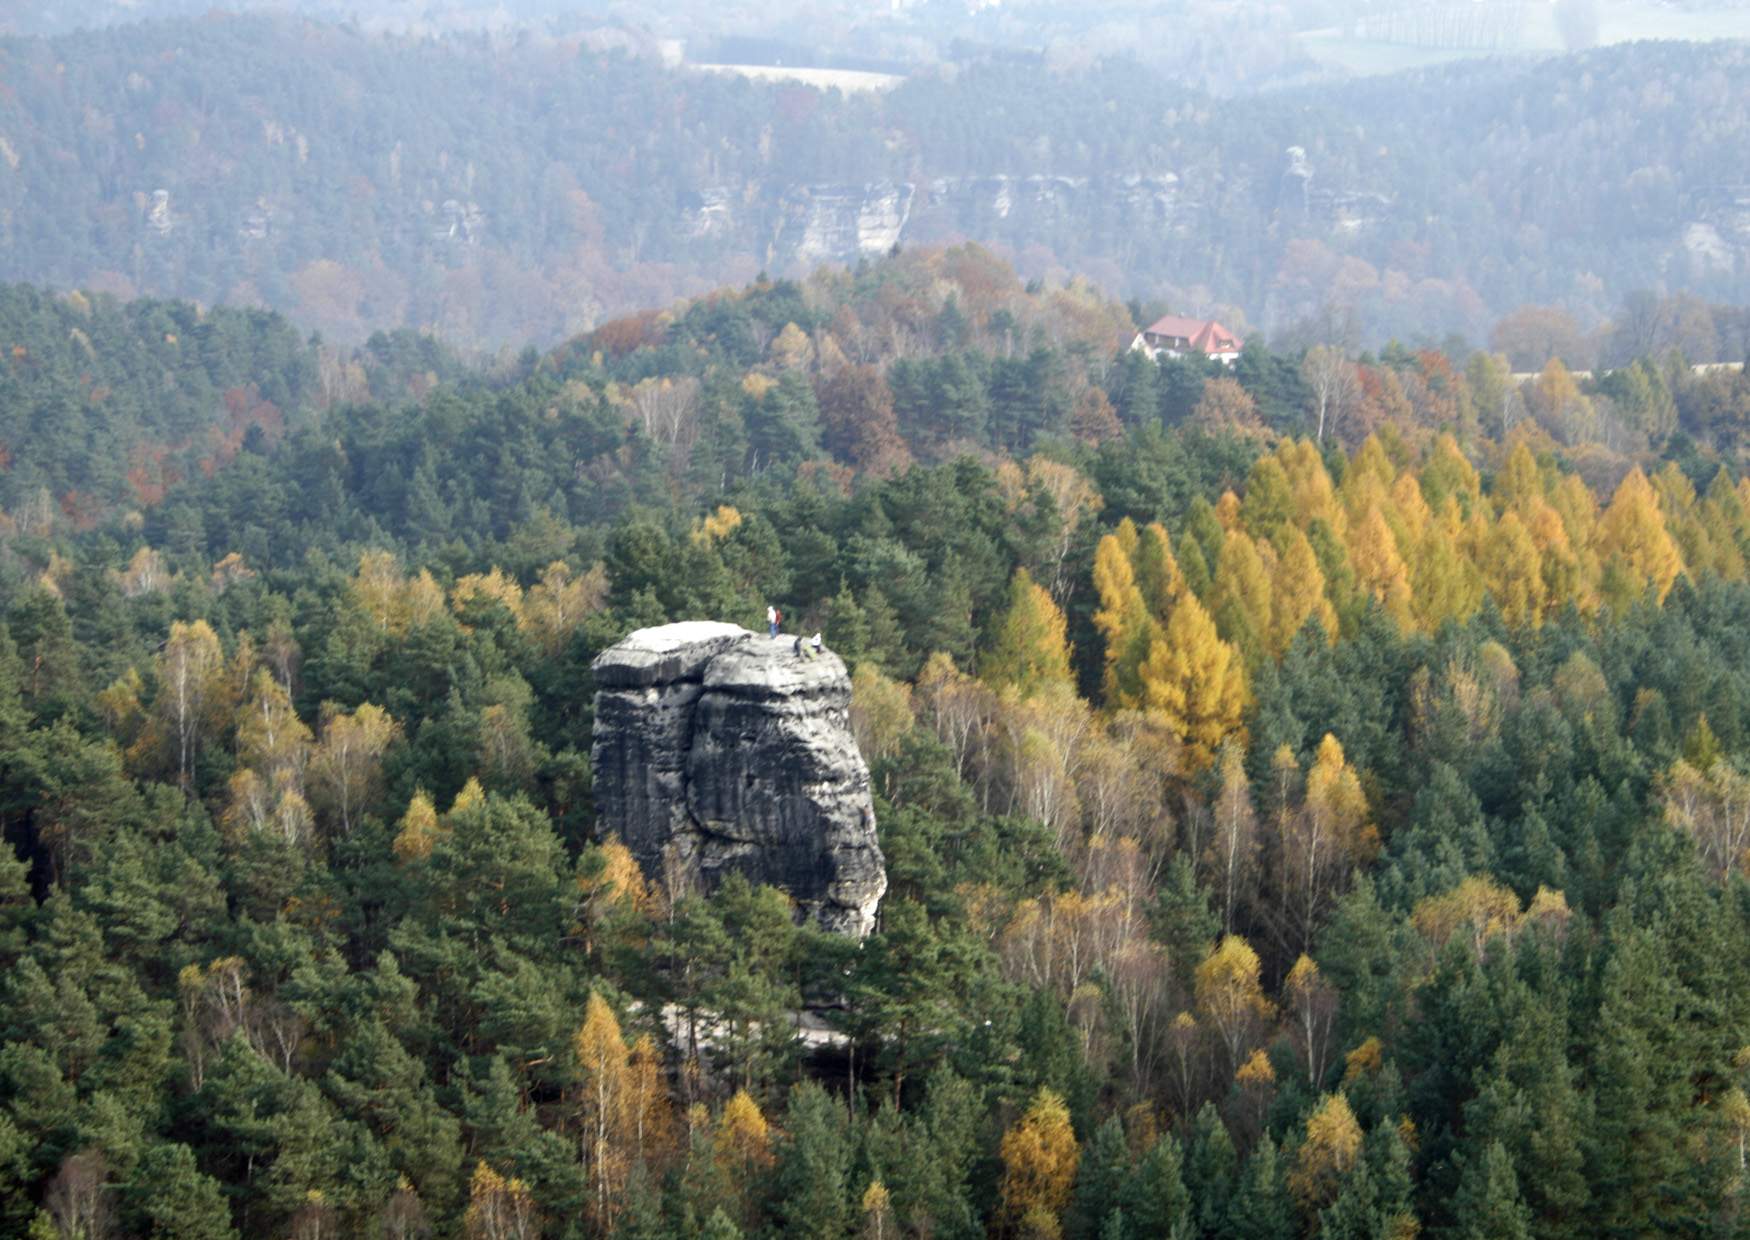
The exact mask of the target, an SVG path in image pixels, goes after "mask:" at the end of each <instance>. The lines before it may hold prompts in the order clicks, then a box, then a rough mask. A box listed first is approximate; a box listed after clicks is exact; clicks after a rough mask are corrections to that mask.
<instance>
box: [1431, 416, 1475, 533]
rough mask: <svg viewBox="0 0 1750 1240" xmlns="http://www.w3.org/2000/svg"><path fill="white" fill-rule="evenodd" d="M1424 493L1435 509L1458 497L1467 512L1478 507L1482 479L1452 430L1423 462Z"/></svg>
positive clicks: (1460, 505) (1440, 440) (1438, 441)
mask: <svg viewBox="0 0 1750 1240" xmlns="http://www.w3.org/2000/svg"><path fill="white" fill-rule="evenodd" d="M1422 494H1423V495H1424V496H1426V497H1427V500H1428V504H1429V506H1430V507H1432V508H1435V509H1439V508H1441V507H1442V506H1444V505H1445V503H1446V501H1447V499H1448V498H1452V499H1456V500H1457V501H1458V504H1459V508H1460V509H1461V510H1463V511H1464V512H1465V513H1470V512H1473V511H1475V509H1476V507H1477V501H1478V500H1479V499H1480V498H1481V496H1482V479H1481V478H1480V477H1479V476H1478V475H1477V469H1476V466H1474V465H1472V464H1471V463H1470V458H1469V457H1467V456H1465V454H1464V449H1462V448H1460V447H1459V446H1458V440H1457V439H1455V438H1453V436H1452V434H1451V432H1443V433H1442V434H1441V435H1440V436H1439V437H1438V438H1437V439H1435V441H1434V446H1433V448H1432V449H1430V450H1429V452H1428V459H1427V461H1426V462H1425V463H1424V464H1423V466H1422Z"/></svg>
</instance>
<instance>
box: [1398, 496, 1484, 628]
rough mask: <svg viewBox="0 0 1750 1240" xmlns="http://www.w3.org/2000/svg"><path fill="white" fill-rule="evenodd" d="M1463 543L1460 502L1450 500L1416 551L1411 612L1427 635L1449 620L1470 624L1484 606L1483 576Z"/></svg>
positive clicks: (1428, 525)
mask: <svg viewBox="0 0 1750 1240" xmlns="http://www.w3.org/2000/svg"><path fill="white" fill-rule="evenodd" d="M1464 541H1465V529H1464V526H1463V524H1462V518H1461V517H1460V515H1459V511H1458V501H1457V500H1456V499H1454V498H1452V497H1450V496H1449V497H1447V500H1446V504H1445V506H1444V508H1443V509H1442V511H1441V513H1440V515H1439V516H1437V517H1435V518H1433V519H1432V520H1430V521H1429V522H1428V524H1427V527H1426V528H1425V529H1424V530H1423V532H1422V538H1421V541H1420V542H1419V543H1418V544H1417V547H1416V562H1415V569H1414V572H1413V573H1412V581H1413V582H1414V586H1415V590H1414V600H1413V603H1414V605H1413V608H1412V610H1413V612H1414V614H1415V617H1416V622H1417V623H1418V624H1419V625H1420V626H1421V627H1422V628H1423V629H1424V630H1426V631H1428V632H1432V631H1433V630H1435V629H1437V628H1439V627H1440V625H1441V624H1442V623H1443V622H1445V621H1447V620H1460V621H1462V620H1468V619H1470V617H1471V616H1472V615H1473V614H1474V613H1475V612H1476V610H1477V608H1478V607H1480V606H1482V602H1483V579H1482V575H1481V573H1479V572H1478V571H1477V566H1476V564H1475V563H1474V562H1473V561H1472V559H1471V558H1470V556H1468V555H1466V554H1465V548H1464V545H1463V544H1464Z"/></svg>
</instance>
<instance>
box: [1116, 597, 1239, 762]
mask: <svg viewBox="0 0 1750 1240" xmlns="http://www.w3.org/2000/svg"><path fill="white" fill-rule="evenodd" d="M1141 677H1142V702H1143V705H1144V707H1145V708H1147V709H1148V710H1151V711H1158V712H1160V714H1161V715H1162V717H1163V719H1164V721H1165V722H1166V724H1167V727H1168V729H1169V730H1170V731H1172V732H1173V733H1174V734H1175V735H1176V736H1178V737H1179V739H1180V740H1182V741H1183V742H1184V743H1185V749H1186V755H1187V757H1188V759H1189V760H1190V761H1191V762H1192V763H1193V764H1194V765H1196V766H1200V767H1201V766H1208V765H1209V763H1210V762H1211V761H1213V760H1214V758H1215V754H1216V751H1217V750H1218V749H1220V748H1221V744H1222V742H1223V741H1225V740H1227V739H1228V738H1229V737H1230V736H1233V737H1237V736H1239V734H1240V719H1241V717H1242V715H1244V713H1245V709H1246V703H1247V689H1246V677H1245V667H1244V664H1243V661H1242V660H1241V658H1240V655H1239V651H1237V650H1236V649H1234V647H1232V646H1230V645H1229V644H1228V643H1227V642H1224V641H1222V640H1221V637H1220V635H1219V634H1218V633H1217V632H1216V631H1215V622H1214V621H1213V620H1211V619H1210V618H1209V613H1208V612H1207V611H1205V610H1204V609H1203V604H1202V603H1200V602H1198V601H1197V598H1196V596H1195V595H1193V594H1191V593H1189V592H1187V593H1186V594H1185V597H1184V598H1182V599H1181V600H1180V601H1179V605H1178V606H1177V607H1175V608H1173V614H1172V616H1171V617H1170V618H1169V619H1168V620H1167V626H1166V628H1165V630H1163V631H1162V633H1161V635H1160V636H1159V638H1157V639H1156V640H1155V642H1154V643H1153V644H1152V646H1151V647H1150V649H1149V652H1148V658H1147V660H1146V661H1145V662H1144V663H1143V665H1142V669H1141Z"/></svg>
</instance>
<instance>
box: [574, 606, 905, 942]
mask: <svg viewBox="0 0 1750 1240" xmlns="http://www.w3.org/2000/svg"><path fill="white" fill-rule="evenodd" d="M594 670H595V676H596V686H597V692H596V699H595V738H594V743H593V746H592V748H591V751H590V757H591V762H592V763H593V766H594V770H595V801H596V808H597V823H598V828H599V830H600V832H601V833H602V834H603V835H608V834H613V835H618V836H619V837H620V839H621V840H622V841H623V842H624V843H625V844H626V846H627V847H628V848H629V849H631V851H632V854H633V856H635V857H636V858H637V859H638V862H639V864H640V865H641V866H642V867H643V868H644V872H645V874H646V875H647V876H649V878H650V879H651V881H653V882H656V883H663V884H667V885H669V886H670V887H671V888H672V887H673V886H675V885H676V884H689V883H698V884H701V885H703V886H704V888H705V889H707V890H709V889H711V888H712V887H714V886H715V885H716V884H717V883H718V882H719V881H720V880H721V879H722V877H723V876H724V875H726V874H729V873H732V872H738V873H741V874H744V875H746V876H747V877H748V878H749V879H750V880H751V881H753V882H756V883H770V884H771V885H773V886H776V887H780V888H782V889H783V890H784V891H786V892H788V893H789V894H790V896H791V898H793V899H794V900H795V901H796V903H797V905H798V906H799V907H800V908H801V909H803V910H804V911H805V912H806V913H807V914H808V915H809V916H811V917H812V918H813V919H814V920H815V921H816V922H817V923H818V924H820V925H821V926H823V927H825V928H827V929H829V930H834V931H837V932H839V933H843V934H849V935H854V936H858V937H861V936H863V935H865V934H867V933H868V932H869V930H870V929H871V928H872V926H873V925H874V918H875V909H876V906H877V905H878V904H879V903H880V900H881V895H882V893H883V892H884V891H885V890H886V889H887V873H886V869H885V866H884V863H883V860H882V856H881V849H880V847H879V846H878V845H877V843H876V840H875V814H874V808H873V805H872V803H871V801H870V797H869V769H868V767H867V766H866V765H865V764H864V762H863V756H862V754H860V753H859V752H858V751H857V745H856V741H855V740H854V739H853V738H852V735H851V729H850V720H849V711H850V701H851V682H850V677H849V676H848V675H847V674H846V672H845V665H844V663H843V662H842V661H841V660H840V659H839V658H838V656H837V655H834V654H832V653H831V652H830V651H827V652H823V653H822V654H820V655H819V656H818V657H816V658H812V659H804V658H799V657H798V656H797V655H796V654H795V652H794V647H793V639H792V638H789V637H782V638H779V639H777V640H773V639H771V638H768V637H765V636H762V635H759V634H754V633H750V632H748V631H747V630H746V629H743V628H740V627H739V626H737V625H732V624H719V623H714V622H708V621H688V622H683V623H680V624H667V625H662V626H660V627H657V628H650V629H639V630H638V631H637V632H635V633H632V634H630V635H628V636H627V637H625V638H624V639H622V640H621V641H619V642H618V643H616V644H615V645H613V646H611V647H609V648H608V649H607V650H605V651H603V652H602V653H601V655H599V656H598V657H597V658H596V661H595V664H594Z"/></svg>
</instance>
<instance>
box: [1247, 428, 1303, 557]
mask: <svg viewBox="0 0 1750 1240" xmlns="http://www.w3.org/2000/svg"><path fill="white" fill-rule="evenodd" d="M1284 450H1285V449H1280V448H1279V449H1278V450H1277V452H1275V453H1273V454H1271V455H1269V456H1261V457H1259V458H1258V460H1257V462H1256V463H1255V464H1253V466H1252V472H1251V474H1250V475H1249V476H1248V477H1247V478H1246V498H1245V501H1244V502H1243V503H1241V505H1240V518H1241V520H1243V521H1244V522H1245V528H1246V532H1247V533H1248V534H1250V535H1251V536H1252V537H1253V538H1257V539H1269V540H1270V541H1272V542H1275V541H1276V540H1277V539H1278V538H1279V537H1280V536H1281V534H1282V531H1283V530H1285V529H1287V528H1288V527H1289V526H1290V525H1292V524H1294V523H1295V520H1296V512H1295V503H1294V488H1293V486H1292V484H1291V483H1290V482H1289V480H1288V471H1287V470H1286V469H1284V468H1283V467H1282V459H1281V454H1282V452H1283V451H1284Z"/></svg>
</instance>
